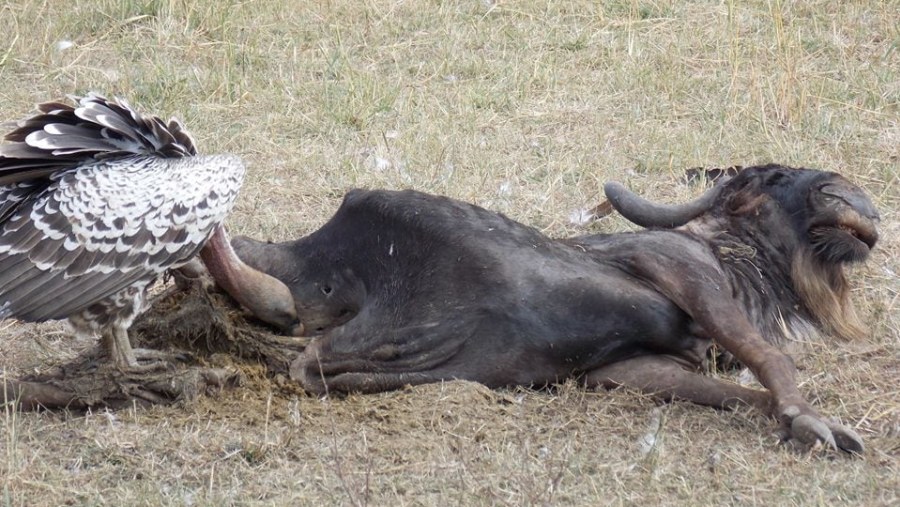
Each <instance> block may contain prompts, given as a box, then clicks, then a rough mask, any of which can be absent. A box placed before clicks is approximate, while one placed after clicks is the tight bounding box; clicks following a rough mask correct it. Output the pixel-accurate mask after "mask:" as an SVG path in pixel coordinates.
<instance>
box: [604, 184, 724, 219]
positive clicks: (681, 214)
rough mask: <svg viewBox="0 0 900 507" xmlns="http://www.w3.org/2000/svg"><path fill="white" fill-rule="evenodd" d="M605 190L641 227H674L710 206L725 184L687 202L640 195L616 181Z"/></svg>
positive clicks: (620, 210)
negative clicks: (667, 200) (658, 200)
mask: <svg viewBox="0 0 900 507" xmlns="http://www.w3.org/2000/svg"><path fill="white" fill-rule="evenodd" d="M603 191H604V192H606V198H607V199H609V202H610V203H612V205H613V207H614V208H616V211H618V212H619V213H620V214H621V215H622V216H623V217H625V218H627V219H628V220H629V221H631V222H634V223H635V224H637V225H640V226H641V227H663V228H667V229H671V228H673V227H678V226H680V225H684V224H686V223H688V222H689V221H690V220H692V219H694V218H696V217H697V216H698V215H700V214H701V213H703V212H704V211H706V210H708V209H709V207H710V206H712V203H713V202H714V201H715V200H716V198H717V197H718V196H719V194H720V193H721V192H722V185H716V186H714V187H712V188H711V189H709V190H707V191H706V192H704V193H703V195H701V196H700V197H698V198H696V199H694V200H693V201H690V202H686V203H684V204H657V203H655V202H651V201H648V200H647V199H644V198H643V197H640V196H639V195H637V194H635V193H634V192H632V191H631V190H628V189H627V188H625V186H624V185H622V184H621V183H618V182H615V181H610V182H609V183H607V184H606V185H604V186H603Z"/></svg>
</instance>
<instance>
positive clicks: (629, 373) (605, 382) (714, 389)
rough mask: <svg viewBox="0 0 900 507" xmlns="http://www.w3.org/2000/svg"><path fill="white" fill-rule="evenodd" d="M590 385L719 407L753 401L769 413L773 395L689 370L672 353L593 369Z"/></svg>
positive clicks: (587, 377)
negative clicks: (620, 388) (628, 389)
mask: <svg viewBox="0 0 900 507" xmlns="http://www.w3.org/2000/svg"><path fill="white" fill-rule="evenodd" d="M584 382H585V384H586V385H587V386H588V387H596V386H601V387H605V388H607V389H610V388H614V387H619V386H626V387H632V388H635V389H638V390H640V391H641V392H644V393H647V394H650V395H652V396H655V397H658V398H661V399H664V400H667V401H668V400H672V399H682V400H688V401H692V402H694V403H697V404H700V405H707V406H711V407H717V408H735V407H737V406H740V405H750V406H752V407H755V408H757V409H759V410H760V411H762V412H763V413H765V414H766V415H769V414H771V413H772V409H773V403H772V396H771V395H770V394H769V393H768V392H767V391H759V390H756V389H748V388H746V387H742V386H739V385H737V384H732V383H729V382H725V381H723V380H719V379H716V378H713V377H707V376H705V375H701V374H699V373H695V372H692V371H688V370H686V369H684V367H683V366H682V365H681V364H679V363H678V362H677V361H676V360H675V359H673V358H671V357H668V356H641V357H636V358H633V359H626V360H624V361H619V362H618V363H613V364H610V365H607V366H603V367H601V368H597V369H595V370H592V371H589V372H588V373H587V374H586V375H585V378H584Z"/></svg>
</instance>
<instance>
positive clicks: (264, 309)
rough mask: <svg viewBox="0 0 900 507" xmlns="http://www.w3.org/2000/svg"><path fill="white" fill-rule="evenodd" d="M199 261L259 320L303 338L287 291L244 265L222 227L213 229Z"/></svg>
mask: <svg viewBox="0 0 900 507" xmlns="http://www.w3.org/2000/svg"><path fill="white" fill-rule="evenodd" d="M200 258H201V259H202V260H203V263H204V264H205V265H206V268H207V269H208V270H209V274H210V275H211V276H212V278H213V280H215V281H216V283H217V284H218V285H219V286H220V287H222V289H224V290H225V292H227V293H228V294H229V295H231V297H233V298H234V299H235V300H236V301H237V302H238V303H240V304H241V305H243V306H244V307H245V308H247V309H248V310H250V311H251V312H252V313H253V315H255V316H256V317H257V318H258V319H260V320H262V321H265V322H267V323H269V324H272V325H274V326H277V327H278V328H280V329H281V330H283V331H285V332H287V333H289V334H292V335H294V336H300V335H302V334H303V325H302V324H301V323H300V321H299V320H298V319H297V309H296V307H295V306H294V297H293V296H292V295H291V291H290V289H288V288H287V286H286V285H285V284H283V283H282V282H281V281H280V280H278V279H277V278H274V277H272V276H269V275H267V274H265V273H263V272H262V271H257V270H255V269H253V268H251V267H250V266H248V265H247V264H245V263H244V262H243V261H242V260H241V259H240V258H239V257H238V256H237V254H236V253H235V252H234V249H233V248H232V247H231V242H230V241H229V240H228V235H227V233H226V232H225V228H224V227H223V226H221V225H219V226H218V227H216V230H215V231H214V232H213V234H212V236H210V238H209V240H208V241H207V242H206V245H205V246H204V247H203V249H202V250H200Z"/></svg>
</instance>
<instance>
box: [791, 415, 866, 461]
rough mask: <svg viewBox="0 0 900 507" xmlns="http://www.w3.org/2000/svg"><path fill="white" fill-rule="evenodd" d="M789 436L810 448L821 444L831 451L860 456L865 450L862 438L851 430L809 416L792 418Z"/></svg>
mask: <svg viewBox="0 0 900 507" xmlns="http://www.w3.org/2000/svg"><path fill="white" fill-rule="evenodd" d="M790 436H791V437H792V438H794V439H796V440H797V441H799V442H801V443H803V444H805V445H810V446H812V445H815V444H816V443H817V442H821V443H823V444H824V445H826V446H827V447H829V448H831V449H840V450H842V451H846V452H849V453H854V454H862V453H863V451H864V450H865V446H864V445H863V442H862V438H861V437H860V436H859V435H858V434H857V433H856V432H855V431H853V430H852V429H850V428H847V427H845V426H842V425H840V424H834V423H826V422H824V421H822V420H821V419H819V418H817V417H815V416H813V415H809V414H802V415H798V416H797V417H794V418H793V420H792V421H791V423H790Z"/></svg>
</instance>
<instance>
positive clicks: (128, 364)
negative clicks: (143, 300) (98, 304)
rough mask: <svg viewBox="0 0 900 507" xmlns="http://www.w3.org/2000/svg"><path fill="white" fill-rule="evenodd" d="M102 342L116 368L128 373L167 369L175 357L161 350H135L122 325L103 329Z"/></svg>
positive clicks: (113, 325)
mask: <svg viewBox="0 0 900 507" xmlns="http://www.w3.org/2000/svg"><path fill="white" fill-rule="evenodd" d="M101 341H102V344H103V347H104V348H105V349H106V354H107V356H109V359H110V361H112V362H113V364H115V365H116V368H118V369H119V370H121V371H123V372H126V373H146V372H150V371H157V370H163V369H166V368H167V367H168V365H169V362H168V360H169V359H171V358H172V357H173V356H172V355H171V354H167V353H166V352H162V351H159V350H149V349H134V348H132V347H131V341H130V340H129V338H128V330H127V328H126V327H125V326H123V325H121V324H112V325H110V326H107V327H106V328H104V329H103V331H102V333H101ZM139 360H143V361H145V362H144V363H141V362H139Z"/></svg>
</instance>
